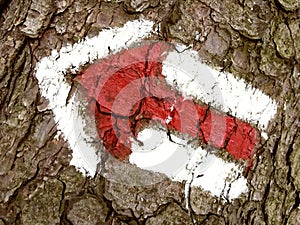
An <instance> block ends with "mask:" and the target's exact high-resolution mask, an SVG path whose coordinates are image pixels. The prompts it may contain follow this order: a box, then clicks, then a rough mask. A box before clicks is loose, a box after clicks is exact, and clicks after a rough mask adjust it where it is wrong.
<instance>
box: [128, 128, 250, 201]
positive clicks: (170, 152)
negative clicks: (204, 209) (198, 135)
mask: <svg viewBox="0 0 300 225" xmlns="http://www.w3.org/2000/svg"><path fill="white" fill-rule="evenodd" d="M171 138H172V140H173V141H170V140H169V138H168V136H167V133H166V131H165V130H157V129H153V128H147V129H144V130H142V131H141V132H140V133H139V134H138V137H137V139H138V140H139V141H141V142H143V143H144V145H143V146H141V145H139V144H138V143H137V142H134V143H133V145H132V151H133V152H132V154H131V155H130V157H129V161H130V163H132V164H136V165H137V166H138V167H140V168H143V169H146V170H152V171H154V172H161V173H165V174H166V175H168V176H169V177H171V178H172V179H173V180H176V181H187V183H188V184H189V185H192V186H197V187H199V186H200V187H202V188H203V189H204V190H205V191H209V192H210V193H212V194H213V195H215V196H222V197H226V198H227V199H229V200H232V199H234V198H236V197H238V196H239V195H240V194H241V193H244V192H246V191H247V185H246V184H247V180H246V179H245V178H244V177H243V176H242V168H239V167H238V166H236V165H235V164H234V163H226V162H225V161H224V160H222V159H220V158H218V157H216V156H215V155H213V154H210V153H208V152H207V151H205V150H203V149H202V148H201V147H198V148H196V149H195V148H194V147H193V146H192V145H191V144H188V143H187V140H184V139H182V138H180V137H176V136H174V135H172V136H171ZM174 156H175V157H174ZM171 157H172V158H171ZM174 164H177V165H174ZM201 174H203V176H201V177H199V178H197V176H198V175H201ZM229 184H231V188H230V186H229Z"/></svg>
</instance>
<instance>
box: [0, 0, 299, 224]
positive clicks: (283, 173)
mask: <svg viewBox="0 0 300 225" xmlns="http://www.w3.org/2000/svg"><path fill="white" fill-rule="evenodd" d="M299 7H300V4H299V2H298V1H296V0H294V1H293V0H290V1H283V0H275V1H262V0H257V1H255V2H246V1H241V0H239V1H238V0H234V1H232V0H225V1H221V0H220V1H209V0H202V1H197V0H187V1H182V0H177V1H175V0H172V1H167V0H162V1H158V0H153V1H147V0H145V1H143V0H141V1H127V0H126V1H117V0H116V1H114V0H113V1H101V2H97V1H84V0H80V1H72V0H66V1H54V0H43V1H37V0H32V1H29V0H15V1H11V0H0V13H1V16H0V24H1V28H0V43H1V45H0V54H1V57H0V124H1V130H0V161H1V162H0V165H1V166H0V176H1V182H0V225H2V224H32V225H33V224H146V225H150V224H214V225H216V224H234V225H235V224H255V225H256V224H274V225H278V224H289V225H296V224H300V207H299V204H300V196H299V191H300V172H299V171H300V168H299V167H300V163H299V162H298V160H299V159H300V134H299V118H300V114H299V112H300V96H299V93H300V91H299V90H300V79H299V78H300V64H299V63H300V27H299V25H300V8H299ZM138 18H146V19H151V20H153V21H154V22H155V23H156V24H158V23H161V29H160V33H159V36H160V38H164V39H165V38H171V39H172V40H176V41H177V42H182V43H185V44H186V45H189V44H193V46H194V49H196V50H197V51H198V52H199V54H200V56H201V59H203V60H204V61H206V62H207V63H209V64H210V65H212V66H218V67H223V68H224V70H226V71H228V72H231V73H233V74H234V75H236V76H237V77H241V78H243V79H245V80H246V81H248V82H249V83H251V84H252V85H253V86H254V87H256V88H258V89H260V90H262V91H263V92H264V93H266V94H268V95H269V96H270V97H271V98H273V99H275V100H276V101H277V103H278V111H277V114H276V118H274V119H273V120H272V122H271V123H270V124H269V127H268V130H267V133H268V136H269V138H268V139H267V140H266V141H263V143H261V145H260V146H259V148H258V149H257V151H256V155H255V158H254V164H253V167H252V169H251V170H250V171H249V173H247V179H248V185H249V190H250V191H249V193H248V194H247V195H243V196H241V197H240V198H238V199H236V200H234V201H232V202H227V201H224V200H222V199H220V198H216V197H212V196H210V195H209V194H207V193H205V192H203V191H201V190H200V189H198V188H194V189H192V190H191V193H190V202H189V204H190V210H187V209H186V208H185V202H184V201H185V197H184V191H183V187H184V184H180V183H176V182H172V181H170V180H167V179H166V180H163V181H162V182H159V183H157V184H155V185H153V186H151V187H149V186H147V187H126V186H123V185H122V184H120V183H114V182H112V181H110V180H107V179H106V178H104V177H103V176H101V175H96V176H95V177H94V178H91V177H85V176H83V175H82V174H81V173H80V172H78V171H77V170H76V169H75V168H74V167H73V166H70V165H69V162H70V160H71V150H70V149H69V148H68V144H67V143H66V142H65V141H64V139H63V137H61V136H60V135H59V134H58V131H57V129H56V124H55V122H54V119H53V113H52V111H51V110H48V109H47V104H48V103H47V101H46V100H45V99H44V98H43V97H41V95H40V93H39V86H38V83H37V80H36V78H35V74H34V72H35V71H34V68H35V65H36V63H37V62H38V61H39V60H40V59H41V58H43V57H45V56H48V55H50V53H51V50H53V49H57V50H59V49H60V48H61V47H62V46H64V45H66V44H67V43H70V44H73V43H75V42H77V41H78V40H80V39H83V38H84V37H86V36H89V37H92V36H95V35H96V34H98V33H99V31H101V30H102V29H105V28H108V27H116V26H121V25H123V24H124V23H125V22H126V21H129V20H133V19H138ZM197 32H198V35H200V39H195V34H196V33H197Z"/></svg>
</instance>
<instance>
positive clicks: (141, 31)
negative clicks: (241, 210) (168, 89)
mask: <svg viewBox="0 0 300 225" xmlns="http://www.w3.org/2000/svg"><path fill="white" fill-rule="evenodd" d="M152 26H153V22H151V21H145V20H140V21H138V20H135V21H130V22H127V23H126V24H125V25H124V26H123V27H121V28H113V29H109V30H103V31H101V32H100V33H99V35H98V36H96V37H93V38H87V39H85V40H83V41H81V42H79V43H77V44H75V45H73V46H71V45H67V46H65V47H63V48H62V49H61V50H60V51H59V52H57V51H56V50H53V51H52V54H51V56H49V57H45V58H43V59H42V60H41V61H40V62H39V63H38V64H37V66H36V77H37V79H38V82H39V86H40V91H41V93H42V95H43V96H44V97H45V98H47V99H48V100H49V108H50V109H52V110H53V113H54V115H55V121H56V123H57V127H58V130H60V131H61V132H62V133H63V135H64V137H65V139H66V140H67V141H68V143H69V145H70V148H71V149H72V150H73V158H72V161H71V164H72V165H74V166H76V167H77V168H78V169H79V170H80V171H82V172H87V173H88V174H90V175H94V174H95V172H96V166H97V164H98V163H99V162H100V158H99V156H97V154H96V149H95V148H94V147H93V146H92V145H91V144H89V142H90V141H92V140H91V139H90V137H89V136H88V134H87V133H86V132H85V130H84V127H85V124H84V121H85V120H84V119H83V118H82V117H81V113H80V112H79V110H80V109H79V103H77V102H76V101H75V98H74V97H72V98H71V99H70V101H69V103H68V104H67V105H66V102H65V100H66V99H67V96H68V93H69V91H70V86H69V85H68V84H67V83H66V80H65V78H64V75H63V73H64V72H65V71H66V70H67V69H70V70H71V72H76V70H78V69H79V67H80V65H83V64H85V63H87V62H93V61H94V60H96V59H100V58H104V57H106V56H108V55H109V53H110V52H109V50H108V48H110V50H111V51H112V52H113V53H116V52H119V51H120V50H122V49H124V48H127V47H128V46H130V45H131V44H133V43H135V42H138V41H140V40H141V39H143V38H144V37H147V36H149V35H150V34H151V32H152ZM178 48H184V47H183V46H179V45H178ZM163 73H164V75H166V78H167V81H168V82H169V83H170V84H173V81H174V80H176V82H177V84H178V88H180V90H181V91H183V92H184V93H185V94H186V95H187V96H193V97H195V98H198V99H199V100H201V101H202V102H204V103H207V104H211V105H212V106H214V107H216V108H218V109H220V110H222V111H225V112H230V113H231V114H232V115H234V116H237V117H238V118H241V119H244V120H246V121H249V122H251V123H253V124H256V123H257V125H258V127H259V128H260V129H261V130H264V129H265V128H266V126H267V124H268V121H269V120H270V118H272V117H273V116H274V115H275V113H276V109H277V107H276V103H275V102H274V101H272V100H271V99H270V98H269V97H267V96H266V95H264V94H263V93H262V92H261V91H259V90H255V89H253V88H251V87H250V86H247V84H246V83H245V82H244V81H243V80H241V79H237V78H235V77H234V76H233V75H231V74H224V73H219V72H217V71H216V70H214V69H211V68H209V67H208V66H206V65H204V64H202V63H201V62H200V59H199V57H198V55H197V53H196V52H195V51H193V50H186V51H185V52H183V53H181V54H178V53H176V52H175V51H174V52H170V53H169V54H168V57H167V59H166V61H165V62H164V65H163ZM199 85H200V86H199ZM171 119H172V118H169V117H168V118H166V121H170V120H171ZM74 131H75V132H74ZM149 135H150V136H153V135H155V137H156V138H155V139H154V140H153V139H148V137H150V136H149ZM138 139H140V140H141V141H143V142H144V144H145V145H144V147H141V146H139V145H138V144H137V143H134V144H133V150H134V152H133V154H132V155H131V156H130V161H131V162H133V163H136V164H137V165H139V166H140V167H143V168H146V169H150V170H154V171H160V172H163V173H165V174H167V175H169V176H170V177H171V178H172V179H174V180H178V181H183V180H187V179H190V180H188V182H187V184H190V185H192V186H200V187H202V188H203V189H204V190H207V191H210V192H211V193H212V194H214V195H216V196H221V195H223V196H226V197H228V198H229V199H233V198H235V197H237V196H239V195H240V193H242V192H245V191H246V190H247V187H246V183H247V182H246V180H245V178H244V177H242V176H240V173H241V172H240V169H239V168H238V167H237V166H236V165H234V164H233V163H226V162H224V161H223V160H222V159H219V158H217V157H216V156H214V155H213V154H207V152H206V151H204V150H202V149H201V148H197V149H196V150H195V149H193V147H192V146H191V145H188V144H187V141H186V140H183V139H181V138H180V137H176V136H174V135H173V136H172V140H173V142H172V141H170V140H169V139H168V137H167V136H166V133H165V132H162V131H157V130H156V131H153V130H151V129H150V130H144V131H142V132H141V133H140V134H139V136H138ZM151 140H152V142H153V143H152V142H151ZM174 142H176V143H174ZM159 145H160V146H161V147H159ZM191 152H192V154H191ZM150 156H151V157H150ZM174 157H175V158H176V157H177V158H178V159H180V160H179V161H178V162H179V163H178V162H177V163H174ZM169 160H171V161H169ZM181 163H182V164H181ZM166 165H167V167H166ZM166 168H167V170H166ZM156 169H157V170H156ZM204 171H205V174H204V176H202V177H199V178H196V176H197V174H198V175H199V174H201V173H203V172H204ZM232 171H233V172H232ZM228 179H229V180H230V179H231V180H232V183H231V186H232V187H234V189H233V188H232V189H229V188H228V183H226V181H225V180H228ZM227 192H228V193H227Z"/></svg>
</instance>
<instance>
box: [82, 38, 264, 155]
mask: <svg viewBox="0 0 300 225" xmlns="http://www.w3.org/2000/svg"><path fill="white" fill-rule="evenodd" d="M170 48H171V47H170V46H169V45H168V44H166V43H156V44H146V45H144V46H142V47H138V48H134V49H130V50H124V51H121V52H119V53H117V54H114V55H111V56H109V57H107V58H105V59H102V60H100V61H99V62H97V63H94V64H92V65H90V66H89V67H88V68H87V69H86V70H85V71H84V72H83V73H82V74H81V75H80V76H79V78H78V79H79V80H80V83H81V84H82V85H83V86H84V87H85V88H86V90H87V94H88V97H89V107H90V109H92V112H93V113H94V114H95V121H96V125H97V129H98V133H99V137H100V138H101V140H103V144H104V146H105V148H106V149H107V151H108V152H110V153H111V154H112V155H114V156H115V157H116V158H118V159H121V160H123V159H125V158H127V157H128V156H129V155H130V153H131V137H132V136H135V137H136V136H137V134H138V132H139V131H140V130H141V129H142V128H143V127H144V126H145V125H147V124H148V123H149V122H150V121H151V120H152V121H156V122H159V123H161V124H162V125H163V126H165V127H166V128H168V129H169V130H173V131H176V132H180V133H183V134H187V135H189V136H190V137H191V138H200V139H201V142H202V144H208V145H211V146H213V147H215V148H224V149H226V150H227V151H228V152H229V153H230V154H231V155H232V156H233V157H234V158H235V159H243V160H247V159H250V160H251V158H252V155H253V150H254V148H255V146H256V144H257V143H258V138H259V132H258V131H257V130H256V129H255V128H253V127H251V125H250V124H248V123H246V122H243V121H241V120H239V119H237V118H234V117H232V116H229V115H226V114H223V113H221V112H218V111H217V110H214V109H210V107H209V106H207V105H204V104H200V103H196V101H194V100H192V99H185V98H184V97H183V95H182V94H181V93H179V92H178V90H175V89H174V88H173V87H172V86H170V85H169V84H167V82H166V80H165V76H164V75H163V74H162V61H163V60H164V59H165V57H166V53H167V51H168V50H170ZM167 118H169V119H170V120H171V121H168V119H167Z"/></svg>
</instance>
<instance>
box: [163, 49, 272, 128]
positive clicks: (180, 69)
mask: <svg viewBox="0 0 300 225" xmlns="http://www.w3.org/2000/svg"><path fill="white" fill-rule="evenodd" d="M176 48H177V49H178V50H179V51H183V50H184V49H186V48H187V47H185V46H183V45H176ZM163 74H164V75H165V76H166V80H167V82H168V83H169V84H170V85H173V84H174V82H175V81H176V83H177V84H178V88H179V89H180V91H181V92H182V93H184V94H185V95H186V96H191V97H193V98H197V99H198V100H200V101H202V102H204V103H206V104H210V105H211V106H213V107H215V108H217V109H219V110H220V111H223V112H228V113H230V114H231V115H233V116H235V117H237V118H240V119H242V120H245V121H247V122H250V123H252V124H255V125H256V124H257V126H258V128H259V129H260V130H261V131H263V130H265V129H266V127H267V125H268V123H269V121H270V119H272V118H273V117H274V115H275V114H276V112H277V104H276V102H275V101H274V100H272V99H271V98H270V97H268V96H267V95H265V94H264V93H263V92H262V91H260V90H258V89H255V88H252V87H251V86H250V85H249V84H247V83H246V82H245V81H244V80H242V79H238V78H236V77H234V76H233V75H232V74H230V73H220V72H219V71H217V70H215V69H212V68H210V67H209V66H207V65H205V64H203V63H201V61H200V58H199V56H198V53H197V52H196V51H194V50H192V49H186V50H185V51H183V52H182V53H178V52H177V51H172V52H170V53H169V54H168V56H167V58H166V60H165V61H164V62H163Z"/></svg>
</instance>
